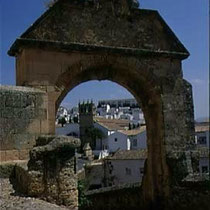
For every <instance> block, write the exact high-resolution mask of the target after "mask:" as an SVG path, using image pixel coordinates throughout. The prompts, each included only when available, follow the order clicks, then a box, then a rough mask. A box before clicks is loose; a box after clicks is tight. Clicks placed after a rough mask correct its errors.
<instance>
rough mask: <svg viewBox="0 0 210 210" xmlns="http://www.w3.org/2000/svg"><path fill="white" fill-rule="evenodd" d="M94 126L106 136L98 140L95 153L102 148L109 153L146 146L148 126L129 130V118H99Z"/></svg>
mask: <svg viewBox="0 0 210 210" xmlns="http://www.w3.org/2000/svg"><path fill="white" fill-rule="evenodd" d="M94 127H95V128H98V129H99V130H101V131H102V132H103V134H104V136H105V138H103V139H97V140H96V148H95V151H94V154H97V152H99V151H102V150H107V151H108V152H109V153H113V152H116V151H117V150H119V149H120V150H131V149H132V150H135V149H145V148H146V146H147V145H146V126H142V127H140V128H137V129H133V130H128V127H129V121H127V120H108V119H103V118H97V119H96V120H95V123H94Z"/></svg>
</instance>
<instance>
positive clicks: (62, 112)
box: [55, 106, 70, 124]
mask: <svg viewBox="0 0 210 210" xmlns="http://www.w3.org/2000/svg"><path fill="white" fill-rule="evenodd" d="M61 118H65V120H66V122H67V123H68V122H69V120H70V114H69V111H68V109H66V108H65V107H63V106H60V107H59V108H58V111H57V114H56V122H55V123H56V124H58V123H59V119H61Z"/></svg>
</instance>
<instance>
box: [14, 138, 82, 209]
mask: <svg viewBox="0 0 210 210" xmlns="http://www.w3.org/2000/svg"><path fill="white" fill-rule="evenodd" d="M79 146H80V140H79V139H76V138H73V137H66V136H40V137H39V138H38V139H37V141H36V145H35V147H34V148H33V149H32V150H31V151H30V160H29V162H28V170H27V171H25V172H24V173H23V172H20V171H17V170H16V175H15V176H16V181H17V182H18V186H19V187H18V188H19V189H22V190H23V191H24V193H26V194H27V195H29V196H34V197H40V198H42V199H45V200H47V201H49V202H52V203H57V204H59V205H66V206H68V207H69V208H70V209H71V208H72V209H77V207H78V191H77V175H76V171H75V168H76V166H75V164H76V163H75V157H74V154H75V149H76V148H78V147H79ZM19 172H20V173H22V174H23V176H22V177H23V179H21V178H20V175H19Z"/></svg>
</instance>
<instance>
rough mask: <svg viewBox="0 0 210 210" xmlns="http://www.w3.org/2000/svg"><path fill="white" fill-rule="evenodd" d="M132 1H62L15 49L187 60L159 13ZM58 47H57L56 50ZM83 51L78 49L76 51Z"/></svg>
mask: <svg viewBox="0 0 210 210" xmlns="http://www.w3.org/2000/svg"><path fill="white" fill-rule="evenodd" d="M128 2H129V1H128V0H114V1H113V0H58V2H57V3H55V4H54V6H52V7H50V8H49V9H48V10H47V11H46V12H45V13H44V14H43V15H42V16H41V17H40V18H39V19H38V20H37V21H35V23H34V24H33V25H32V26H31V27H30V28H29V29H28V30H27V31H26V32H25V33H23V34H22V35H21V37H20V38H19V39H17V40H16V42H15V43H14V44H13V45H12V47H11V49H10V50H9V52H8V53H9V55H11V56H14V55H16V54H17V53H18V52H19V51H20V50H21V48H25V47H38V48H50V47H53V46H54V48H56V49H57V48H59V50H62V49H63V50H65V51H66V50H72V47H70V48H68V46H69V45H71V46H72V45H74V44H77V46H84V45H85V46H90V49H91V46H92V47H96V48H97V47H108V48H115V49H119V48H120V49H121V48H123V49H131V50H141V51H143V52H149V53H150V52H151V53H165V54H170V55H173V56H179V57H181V58H183V59H184V58H186V57H188V56H189V53H188V51H187V50H186V48H185V47H184V46H183V45H182V43H181V42H180V41H179V40H178V38H177V37H176V36H175V34H174V33H173V32H172V30H171V29H170V28H169V27H168V25H167V24H166V23H165V21H164V20H163V19H162V18H161V16H160V15H159V13H158V12H157V11H153V10H145V9H138V8H134V7H132V6H131V5H130V4H129V3H128ZM55 46H56V47H55ZM75 49H76V50H80V47H75V48H74V50H75Z"/></svg>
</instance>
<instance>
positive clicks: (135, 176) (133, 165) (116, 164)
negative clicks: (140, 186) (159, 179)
mask: <svg viewBox="0 0 210 210" xmlns="http://www.w3.org/2000/svg"><path fill="white" fill-rule="evenodd" d="M146 157H147V150H146V149H141V150H124V151H123V150H119V151H117V152H116V153H114V154H113V155H110V156H108V157H106V158H105V159H104V170H105V173H104V174H105V177H104V180H105V185H106V186H116V185H122V184H131V183H139V182H141V181H142V177H143V174H144V163H145V159H146Z"/></svg>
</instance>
